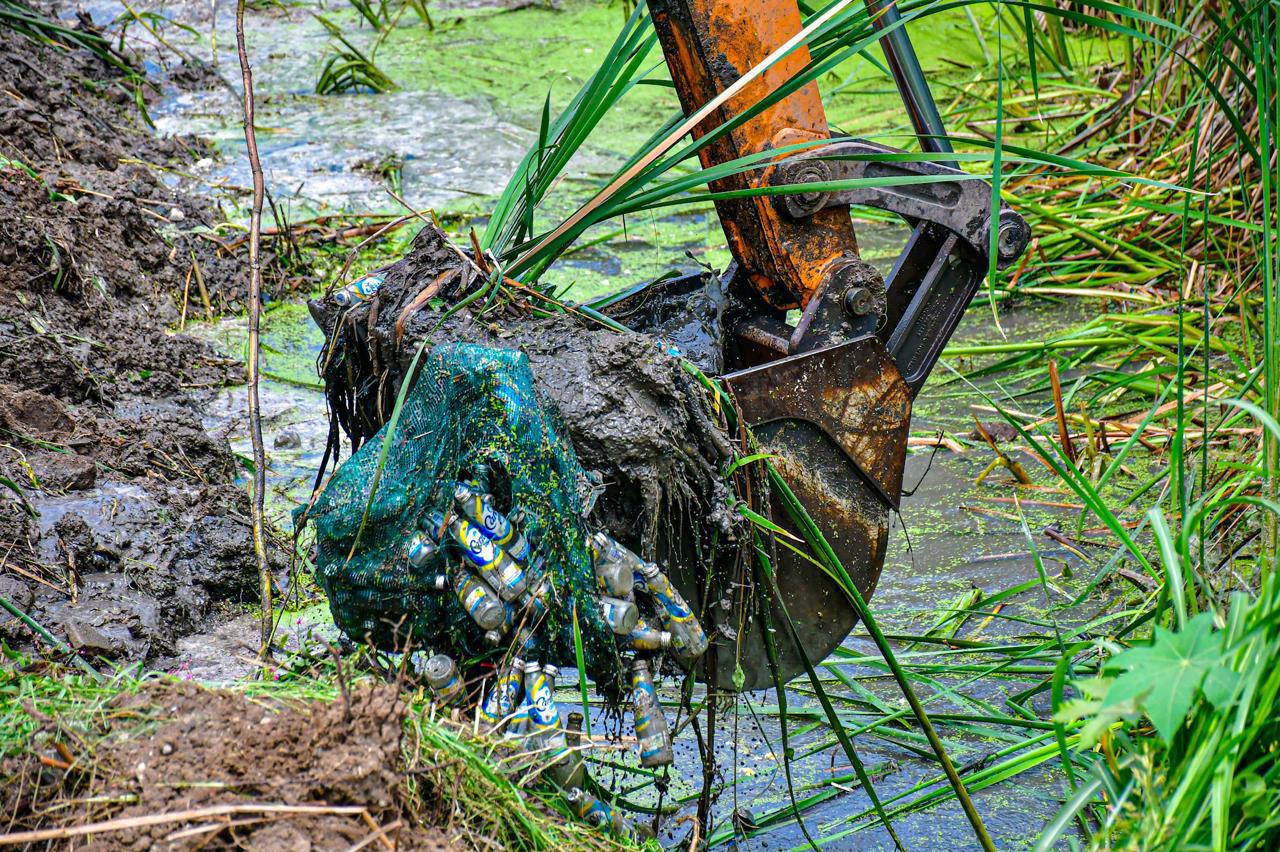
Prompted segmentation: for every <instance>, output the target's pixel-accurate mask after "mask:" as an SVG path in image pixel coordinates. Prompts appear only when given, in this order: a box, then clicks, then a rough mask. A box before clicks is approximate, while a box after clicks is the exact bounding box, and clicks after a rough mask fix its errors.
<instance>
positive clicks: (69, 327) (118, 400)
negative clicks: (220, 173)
mask: <svg viewBox="0 0 1280 852" xmlns="http://www.w3.org/2000/svg"><path fill="white" fill-rule="evenodd" d="M81 26H85V24H84V21H83V20H82V22H81ZM0 95H3V97H0V477H4V478H5V480H7V483H9V484H8V485H6V487H3V488H0V553H3V554H5V556H4V561H3V570H0V578H2V579H3V586H4V588H3V589H2V590H0V591H3V593H4V594H5V596H6V597H8V598H10V599H11V600H14V601H15V602H18V601H25V602H26V603H25V604H24V605H25V606H28V607H30V608H31V612H32V615H34V616H35V617H36V618H37V620H40V621H41V622H42V623H44V624H45V626H46V627H48V628H49V629H51V630H52V631H53V632H55V633H57V634H59V635H61V636H64V637H65V638H66V639H67V640H68V641H69V642H70V643H71V644H72V645H74V646H77V647H79V648H81V649H83V650H85V651H87V652H89V653H91V654H94V655H102V656H108V657H128V658H138V657H144V656H149V655H150V656H155V655H157V654H166V653H170V652H171V651H172V648H173V644H174V641H175V639H176V637H177V636H179V635H183V634H185V633H188V632H191V630H192V629H193V628H195V627H196V626H197V625H198V624H200V623H201V622H202V621H203V620H205V619H206V618H207V617H208V616H209V614H210V613H211V612H212V610H213V608H214V607H215V605H216V604H217V603H218V602H221V601H232V602H250V601H252V600H253V598H254V595H255V590H256V581H255V579H254V574H255V568H254V564H253V556H252V552H253V550H252V546H251V542H250V531H249V525H248V521H247V516H248V500H247V497H246V494H245V492H244V490H243V489H241V488H238V487H236V486H235V485H234V483H235V480H236V477H237V475H238V467H239V466H238V464H237V462H236V460H235V458H234V456H233V455H232V454H231V451H230V448H229V446H228V444H227V442H226V440H225V438H221V437H214V436H211V435H209V434H207V433H206V432H205V429H204V427H203V425H202V420H201V411H200V394H202V393H208V392H209V389H211V388H216V387H220V386H222V385H225V384H227V383H229V382H234V381H242V380H243V370H242V368H241V367H240V366H239V365H238V364H235V363H233V362H228V361H226V360H224V359H222V358H219V357H218V356H217V355H216V353H214V352H213V351H212V350H211V349H210V348H209V347H208V346H207V345H206V344H205V343H203V342H201V341H199V340H196V339H194V338H191V337H188V336H185V335H183V334H174V333H172V332H171V331H170V330H169V329H170V328H171V327H174V326H178V325H179V324H181V322H182V321H183V320H184V319H185V318H192V317H196V316H206V315H212V314H213V312H215V311H217V310H218V309H220V308H222V307H225V306H227V305H229V304H232V303H234V301H235V298H234V297H235V295H236V294H237V293H243V292H244V284H243V273H242V271H241V269H240V265H239V263H238V261H237V259H236V258H235V257H233V256H231V255H229V254H228V253H226V252H224V251H220V249H219V246H218V245H216V244H214V243H213V242H211V241H210V240H208V239H206V238H204V237H203V236H202V235H201V233H200V232H201V231H202V230H203V229H206V228H208V227H209V226H212V225H213V224H214V222H215V217H214V214H213V212H212V211H211V210H210V209H209V208H208V206H207V205H206V204H205V203H204V202H201V201H197V200H193V199H192V198H189V197H187V196H185V195H183V194H182V193H180V192H178V191H176V190H174V189H173V188H171V187H170V186H169V184H168V183H166V179H165V178H163V177H162V176H163V174H164V173H163V171H162V169H163V167H165V166H166V164H175V161H177V162H176V165H178V166H179V167H181V165H182V164H183V163H185V162H190V161H191V160H192V159H194V158H196V157H201V156H206V155H207V153H208V152H207V151H205V150H204V148H203V147H202V144H201V143H199V142H197V141H196V140H193V139H181V138H168V139H165V138H159V137H157V136H155V135H154V134H153V133H152V132H151V131H150V129H149V128H148V127H147V126H146V124H145V122H144V121H143V119H142V117H141V115H140V113H139V111H138V109H137V107H136V105H135V101H134V91H133V88H132V85H131V84H130V83H129V82H128V81H127V79H126V78H123V77H121V75H120V71H119V69H117V68H115V67H114V66H112V65H109V64H108V63H106V62H105V61H103V60H102V59H100V58H98V57H97V56H95V55H93V54H92V53H90V52H88V51H67V50H59V49H54V48H51V47H46V46H43V45H41V44H38V43H36V42H34V41H32V40H30V39H27V38H25V37H23V36H20V35H17V34H15V33H13V32H10V31H8V30H6V29H2V28H0ZM0 638H3V639H5V640H7V641H9V642H10V643H19V644H21V643H25V642H26V641H28V640H29V639H30V635H29V634H28V633H27V632H26V631H25V628H22V627H20V626H19V625H18V624H17V622H16V621H11V620H5V621H3V622H0Z"/></svg>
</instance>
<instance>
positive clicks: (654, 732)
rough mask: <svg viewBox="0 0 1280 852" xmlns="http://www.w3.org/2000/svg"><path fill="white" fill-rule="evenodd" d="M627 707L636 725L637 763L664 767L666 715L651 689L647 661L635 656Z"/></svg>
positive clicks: (667, 749)
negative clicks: (638, 754) (630, 707)
mask: <svg viewBox="0 0 1280 852" xmlns="http://www.w3.org/2000/svg"><path fill="white" fill-rule="evenodd" d="M631 706H632V714H633V719H634V721H635V725H636V742H637V744H638V745H639V749H640V765H641V766H648V767H653V766H668V765H670V763H671V761H672V759H673V755H672V752H671V731H670V730H669V729H668V728H667V717H666V716H664V715H663V713H662V705H660V704H659V703H658V696H657V693H656V692H655V691H654V688H653V675H651V674H650V673H649V664H648V663H646V662H645V661H644V660H641V659H637V660H635V662H633V663H632V664H631Z"/></svg>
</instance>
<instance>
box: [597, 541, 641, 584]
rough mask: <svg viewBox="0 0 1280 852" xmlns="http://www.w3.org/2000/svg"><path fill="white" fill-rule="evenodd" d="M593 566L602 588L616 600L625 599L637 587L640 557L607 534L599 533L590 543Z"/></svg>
mask: <svg viewBox="0 0 1280 852" xmlns="http://www.w3.org/2000/svg"><path fill="white" fill-rule="evenodd" d="M589 546H590V549H591V565H592V567H593V568H594V569H595V572H596V579H597V580H599V582H600V587H601V588H603V589H604V590H605V592H607V593H608V594H610V595H612V596H613V597H615V598H625V597H626V596H627V595H629V594H631V590H632V588H634V586H635V575H636V571H637V570H638V569H639V567H640V565H641V560H640V557H638V556H636V555H635V554H634V553H632V552H631V551H630V550H628V549H627V548H625V547H623V546H622V545H620V544H618V542H616V541H614V540H613V539H612V538H611V537H610V536H609V535H608V534H607V533H604V532H597V533H596V534H594V535H593V536H591V539H590V541H589Z"/></svg>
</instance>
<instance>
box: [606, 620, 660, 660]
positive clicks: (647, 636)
mask: <svg viewBox="0 0 1280 852" xmlns="http://www.w3.org/2000/svg"><path fill="white" fill-rule="evenodd" d="M618 644H619V645H621V646H623V647H624V648H630V649H631V650H632V651H645V652H653V651H665V650H666V649H668V648H670V647H671V632H670V631H668V630H659V629H658V628H656V627H654V626H652V625H651V624H649V623H648V622H647V621H645V620H644V618H643V617H642V618H640V619H638V620H637V621H636V626H635V627H634V628H633V629H632V631H631V632H630V633H628V634H627V635H626V636H624V637H622V638H621V639H619V640H618Z"/></svg>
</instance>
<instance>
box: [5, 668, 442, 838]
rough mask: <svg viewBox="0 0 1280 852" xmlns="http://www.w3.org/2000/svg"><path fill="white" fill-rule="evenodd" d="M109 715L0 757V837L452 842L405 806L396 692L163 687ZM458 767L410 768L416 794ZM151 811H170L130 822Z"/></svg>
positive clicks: (112, 708)
mask: <svg viewBox="0 0 1280 852" xmlns="http://www.w3.org/2000/svg"><path fill="white" fill-rule="evenodd" d="M105 709H106V710H107V712H106V713H105V714H104V718H105V719H110V720H111V721H110V722H103V723H102V729H101V730H99V731H91V732H88V733H87V735H85V734H76V735H74V736H72V735H71V734H69V733H68V732H69V731H70V729H69V728H67V727H66V726H65V725H61V724H60V723H59V722H58V721H57V720H54V719H51V718H45V719H43V720H41V721H42V727H43V728H44V730H43V731H41V732H40V733H38V734H37V735H36V746H35V748H34V749H33V752H32V753H30V754H28V755H27V756H25V757H24V758H13V759H10V760H8V761H5V762H4V763H3V764H0V777H3V778H5V779H6V781H7V783H6V784H5V785H4V790H5V792H4V793H2V794H0V802H2V804H0V810H3V812H4V813H5V814H6V815H9V818H10V820H11V822H10V823H8V824H7V826H6V829H7V830H8V831H10V832H16V831H21V830H28V831H30V830H37V829H44V830H56V829H59V828H61V829H67V830H74V829H75V828H76V827H77V826H83V825H87V824H91V823H100V822H104V821H114V822H115V827H112V828H109V829H107V830H103V831H99V832H96V833H94V834H93V835H92V836H91V837H87V838H86V837H75V836H70V837H63V838H57V839H55V840H54V842H53V847H52V848H92V849H197V848H200V849H235V848H242V849H349V848H354V847H356V844H360V843H362V842H368V841H369V840H370V838H373V839H374V840H377V839H378V838H377V836H376V834H377V831H378V830H379V829H380V828H381V827H387V831H386V836H387V837H388V838H389V840H391V841H394V842H395V844H396V848H400V849H426V850H432V849H440V850H443V849H453V848H456V847H455V846H454V845H453V844H452V843H451V842H450V839H449V837H448V836H447V835H445V834H444V833H443V832H442V831H440V830H438V829H434V828H427V827H420V826H419V820H418V819H417V818H416V817H415V816H413V815H411V814H410V811H411V808H412V803H411V796H410V790H409V787H408V783H409V782H408V777H407V775H406V772H405V767H404V765H403V764H404V758H403V757H402V753H401V739H402V737H403V735H404V734H403V731H404V725H403V721H404V713H405V708H404V704H403V703H402V701H401V700H400V697H399V692H398V688H397V687H395V686H390V685H388V686H382V687H377V688H370V687H365V688H361V689H358V690H353V691H352V692H351V694H350V695H348V696H346V697H340V698H339V699H338V700H336V701H333V702H321V701H316V702H309V703H297V702H295V703H290V704H285V703H281V702H278V701H274V700H270V699H263V698H251V697H249V696H246V695H244V694H242V693H237V692H229V691H218V690H210V689H205V688H202V687H198V686H195V685H194V684H165V685H153V686H150V687H147V688H144V689H143V690H142V691H140V692H138V693H136V694H133V695H127V696H121V697H119V698H117V699H115V700H113V701H112V702H111V703H110V704H109V705H108V707H107V708H105ZM90 742H92V743H93V744H92V747H91V750H90ZM54 743H57V744H58V745H60V746H61V748H56V747H55V746H54ZM46 752H47V754H46ZM42 757H43V758H44V759H43V760H41V758H42ZM67 757H70V766H67V765H65V764H67V763H68V761H67V760H66V758H67ZM459 771H460V769H458V768H457V767H452V768H443V769H439V768H431V767H429V768H427V769H424V770H423V771H422V772H419V773H417V774H415V776H414V778H415V781H416V782H417V784H418V788H417V789H416V791H414V795H415V796H416V797H418V798H417V799H416V801H417V802H418V803H419V804H421V802H422V801H437V802H438V801H440V800H442V799H443V797H442V796H440V795H439V793H438V790H437V786H438V785H439V786H443V785H445V784H448V783H452V782H453V781H454V776H455V775H456V773H458V772H459ZM193 811H194V812H196V813H195V814H189V815H188V816H186V817H185V818H184V817H183V816H182V814H183V812H193ZM157 814H162V815H167V816H165V817H163V818H162V819H161V821H158V822H154V823H151V824H146V823H143V824H138V825H134V824H131V823H129V822H128V821H129V820H131V819H134V818H146V817H154V816H155V815H157ZM382 845H383V844H381V843H375V844H373V847H372V848H381V846H382Z"/></svg>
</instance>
